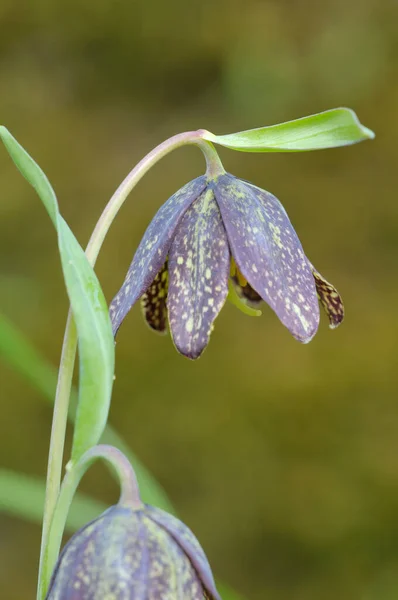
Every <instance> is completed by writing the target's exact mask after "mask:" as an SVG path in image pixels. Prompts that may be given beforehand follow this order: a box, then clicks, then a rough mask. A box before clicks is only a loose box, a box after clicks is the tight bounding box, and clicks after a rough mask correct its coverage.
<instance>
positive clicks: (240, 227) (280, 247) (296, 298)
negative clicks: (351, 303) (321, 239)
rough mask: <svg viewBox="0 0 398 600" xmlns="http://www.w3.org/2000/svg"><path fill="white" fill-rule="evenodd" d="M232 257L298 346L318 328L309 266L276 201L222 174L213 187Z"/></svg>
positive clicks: (252, 186)
mask: <svg viewBox="0 0 398 600" xmlns="http://www.w3.org/2000/svg"><path fill="white" fill-rule="evenodd" d="M214 191H215V194H216V199H217V202H218V205H219V207H220V211H221V215H222V219H223V222H224V226H225V229H226V231H227V235H228V241H229V245H230V248H231V252H232V255H233V257H234V259H235V261H236V264H237V265H238V267H239V270H240V271H241V273H242V275H243V276H244V278H245V279H247V281H248V282H249V284H250V285H251V287H252V288H254V290H255V291H256V292H257V293H258V294H259V295H260V296H261V297H262V298H263V300H265V302H267V303H268V304H269V306H270V307H271V308H272V309H273V310H274V311H275V313H276V314H277V315H278V317H279V319H280V320H281V321H282V323H283V324H284V325H285V326H286V327H287V328H288V329H289V331H290V332H291V333H292V335H293V336H294V337H295V338H296V339H298V340H299V341H300V342H309V341H310V340H311V338H312V337H313V336H314V335H315V333H316V330H317V328H318V324H319V306H318V299H317V294H316V289H315V282H314V277H313V275H312V272H311V268H310V265H309V262H308V260H307V258H306V256H305V254H304V252H303V249H302V247H301V244H300V241H299V239H298V237H297V234H296V232H295V231H294V229H293V226H292V224H291V223H290V221H289V218H288V216H287V214H286V212H285V210H284V208H283V206H282V205H281V203H280V202H279V200H278V199H277V198H275V196H273V195H272V194H270V193H269V192H266V191H264V190H261V189H260V188H257V187H256V186H254V185H251V184H249V183H244V182H243V181H241V180H239V179H236V178H235V177H232V176H231V175H222V176H220V177H219V178H218V180H217V183H216V185H215V188H214Z"/></svg>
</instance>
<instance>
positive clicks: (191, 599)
mask: <svg viewBox="0 0 398 600" xmlns="http://www.w3.org/2000/svg"><path fill="white" fill-rule="evenodd" d="M107 598H109V599H112V600H137V599H138V598H154V599H155V598H156V599H158V600H220V596H219V594H218V592H217V590H216V587H215V584H214V579H213V575H212V572H211V569H210V566H209V563H208V561H207V558H206V556H205V554H204V552H203V550H202V548H201V546H200V544H199V542H198V541H197V539H196V538H195V536H194V535H193V533H192V532H191V531H190V530H189V529H188V527H186V526H185V525H184V524H183V523H182V522H181V521H179V520H178V519H176V518H175V517H173V516H172V515H170V514H168V513H166V512H164V511H162V510H160V509H158V508H154V507H152V506H148V505H143V506H142V509H141V510H135V509H132V508H130V507H125V506H120V505H116V506H113V507H111V508H110V509H109V510H107V511H106V512H105V513H104V514H102V515H101V516H100V517H99V518H98V519H96V520H95V521H92V522H91V523H89V524H88V525H86V526H85V527H83V528H82V529H81V530H79V531H78V532H77V533H76V534H75V535H74V536H73V537H72V538H71V539H70V541H69V542H68V543H67V544H66V546H65V548H64V549H63V551H62V553H61V555H60V557H59V559H58V562H57V565H56V567H55V570H54V573H53V577H52V580H51V583H50V587H49V590H48V593H47V596H46V600H100V599H101V600H105V599H107Z"/></svg>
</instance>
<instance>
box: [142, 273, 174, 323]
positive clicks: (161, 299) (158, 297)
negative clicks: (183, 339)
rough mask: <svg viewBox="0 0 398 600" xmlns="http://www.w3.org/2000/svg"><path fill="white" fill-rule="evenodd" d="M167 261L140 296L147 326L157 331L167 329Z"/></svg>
mask: <svg viewBox="0 0 398 600" xmlns="http://www.w3.org/2000/svg"><path fill="white" fill-rule="evenodd" d="M167 285H168V272H167V262H166V263H165V265H164V266H163V267H162V268H161V269H160V271H159V273H158V274H157V275H156V277H155V279H154V280H153V281H152V283H151V285H150V286H149V288H148V289H147V291H146V292H145V294H144V295H143V296H142V298H141V306H142V312H143V313H144V318H145V320H146V322H147V323H148V325H149V327H150V328H151V329H153V330H154V331H157V332H158V333H165V332H166V331H167V306H166V298H167Z"/></svg>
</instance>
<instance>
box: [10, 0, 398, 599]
mask: <svg viewBox="0 0 398 600" xmlns="http://www.w3.org/2000/svg"><path fill="white" fill-rule="evenodd" d="M397 21H398V4H397V2H396V1H395V0H392V1H389V0H351V1H350V2H347V0H334V1H331V2H317V1H315V0H308V1H305V0H303V1H301V2H299V1H298V0H297V1H294V0H266V1H258V0H257V1H256V0H244V1H242V0H212V1H210V0H209V1H208V0H191V1H190V2H186V1H183V0H172V1H169V2H166V1H165V0H150V1H149V0H142V1H134V0H130V1H128V0H119V1H113V2H111V1H110V0H95V1H94V0H57V1H56V2H53V1H51V0H35V2H28V1H22V0H2V2H1V4H0V29H1V36H0V122H1V123H2V124H4V125H6V126H7V127H8V128H9V129H10V130H11V132H12V133H13V134H14V135H15V136H16V137H17V139H18V140H19V141H20V142H21V143H22V144H23V145H24V146H25V147H26V148H27V150H28V151H29V152H30V153H31V154H32V155H33V156H34V158H35V159H36V160H37V161H38V162H39V164H40V165H41V166H42V168H43V169H44V170H45V172H46V173H47V175H48V176H49V178H50V180H51V181H52V183H53V185H54V187H55V189H56V192H57V194H58V198H59V202H60V205H61V209H62V211H63V214H64V216H65V218H66V219H67V221H68V222H69V224H70V225H71V227H72V229H73V231H74V232H75V234H76V235H77V236H78V238H79V240H80V241H81V243H82V244H83V245H84V244H85V243H86V242H87V240H88V237H89V235H90V232H91V230H92V228H93V226H94V224H95V222H96V219H97V218H98V216H99V214H100V212H101V210H102V208H103V206H104V205H105V203H106V202H107V200H108V199H109V197H110V195H111V194H112V193H113V191H114V189H115V188H116V187H117V185H118V184H119V183H120V181H121V180H122V178H123V177H124V176H125V175H126V174H127V172H128V171H129V170H130V169H131V168H132V166H133V165H134V164H135V163H136V162H137V161H138V160H139V159H140V158H141V157H142V156H143V155H144V154H146V152H148V151H149V150H150V149H151V148H152V147H153V146H154V145H156V144H157V143H159V142H160V141H162V140H163V139H165V138H167V137H169V136H171V135H173V134H175V133H178V132H180V131H184V130H189V129H197V128H206V129H209V130H211V131H214V132H215V133H228V132H233V131H238V130H240V129H248V128H252V127H258V126H261V125H266V124H272V123H276V122H280V121H283V120H288V119H292V118H296V117H299V116H304V115H306V114H310V113H313V112H318V111H321V110H325V109H328V108H332V107H335V106H350V107H352V108H353V109H355V110H356V112H357V113H358V115H359V117H360V119H361V121H362V122H363V123H364V124H366V125H367V126H368V127H370V128H372V129H374V130H375V131H376V133H377V137H376V139H375V141H373V142H366V143H363V144H361V145H358V146H354V147H349V148H343V149H336V150H328V151H322V152H318V153H305V154H269V155H267V154H262V155H255V154H241V153H237V152H232V151H227V150H222V149H221V150H220V154H221V157H222V160H223V162H224V164H225V166H226V168H227V169H228V170H229V171H230V172H232V173H234V174H235V175H237V176H240V177H242V178H245V179H249V180H251V181H253V182H255V183H256V184H257V185H259V186H260V187H263V188H265V189H268V190H270V191H272V192H273V193H274V194H275V195H277V196H278V197H279V198H280V199H281V201H282V202H283V203H284V205H285V208H286V209H287V211H288V213H289V215H290V217H291V220H292V221H293V223H294V225H295V227H296V229H297V231H298V233H299V235H300V238H301V240H302V243H303V245H304V247H305V250H306V253H307V254H308V256H309V257H310V258H311V260H312V261H313V262H314V263H315V265H316V267H317V268H318V269H319V270H320V271H321V272H322V273H323V274H324V275H325V276H326V277H327V278H328V279H330V280H331V281H333V282H334V283H335V284H336V286H337V287H338V288H339V290H340V291H341V293H342V295H343V296H344V300H345V304H346V321H345V323H344V325H343V326H342V327H341V328H340V329H338V330H336V331H333V332H332V331H330V330H329V329H328V326H327V321H326V318H323V321H322V323H321V326H320V330H319V333H318V335H317V336H316V338H315V339H314V340H313V341H312V342H311V344H309V345H307V346H302V345H300V344H299V343H297V342H296V341H295V340H293V338H291V336H290V335H289V333H288V331H287V330H285V328H284V327H283V326H282V325H281V324H280V323H279V322H278V320H277V319H276V317H275V315H274V314H273V313H272V312H271V311H270V310H269V309H267V308H266V307H264V311H263V316H262V317H261V318H260V319H251V318H249V317H246V316H245V315H243V314H242V313H240V312H239V311H237V310H236V308H235V307H233V306H232V305H227V306H226V307H225V309H224V310H223V311H222V313H221V315H220V317H219V319H218V321H217V323H216V328H215V332H214V334H213V338H212V341H211V344H210V346H209V348H208V349H207V350H206V352H205V354H204V355H203V357H202V358H201V359H200V360H199V361H197V362H194V363H191V362H189V361H188V360H186V359H184V358H182V357H181V356H179V355H178V354H177V353H176V351H175V350H174V347H173V345H172V343H171V341H170V338H168V337H157V336H156V335H155V334H152V333H151V332H150V331H149V330H148V329H147V327H146V326H145V325H144V323H143V322H142V320H141V315H140V310H139V309H138V308H135V309H134V310H133V312H132V313H131V314H130V316H129V318H128V320H127V321H126V322H125V325H124V326H123V328H122V330H121V332H120V334H119V337H118V344H117V380H116V384H115V388H114V397H113V405H112V410H111V422H112V424H113V425H114V426H115V427H116V428H117V429H118V430H119V432H120V433H121V434H122V435H123V436H124V438H125V439H126V441H128V442H129V444H130V445H131V447H132V448H133V449H134V450H135V452H136V453H137V454H138V456H139V457H140V458H141V459H142V461H143V462H144V463H145V464H146V465H147V466H148V467H149V468H150V469H151V471H152V472H153V473H154V475H155V476H156V477H157V479H158V480H159V481H160V482H161V484H162V485H163V486H164V488H165V489H166V490H167V492H168V494H169V496H170V498H171V499H172V500H173V502H174V504H175V505H176V507H177V509H178V511H179V514H180V516H181V517H182V518H183V520H184V521H185V522H186V523H187V524H189V525H190V527H191V528H192V529H193V530H194V531H195V533H196V534H197V536H198V537H199V539H200V540H201V542H202V544H203V546H204V547H205V549H206V551H207V554H208V556H209V559H210V561H211V563H212V566H213V568H214V571H215V572H216V573H217V574H218V575H219V576H221V577H222V578H223V579H225V580H227V581H229V582H230V583H231V584H232V585H233V586H234V587H235V588H236V589H237V590H239V591H240V592H241V593H242V594H244V596H245V597H246V598H247V599H251V600H261V599H266V598H267V599H268V598H270V599H272V600H287V599H294V600H318V599H319V598H322V600H329V599H330V600H332V599H333V600H335V599H336V598H339V600H354V599H355V600H356V599H358V600H359V599H361V600H392V599H393V598H394V599H395V598H397V597H398V435H397V430H398V397H397V386H398V372H397V350H398V344H397V336H398V319H397V293H398V279H397V275H396V272H397V259H398V203H397V198H396V181H397V177H396V176H397V159H398V149H397V148H398V145H397V134H398V112H397V107H398V77H397V73H398V70H397V68H398V35H397ZM203 171H204V161H203V158H202V156H201V153H200V152H199V151H198V150H197V149H194V148H188V149H184V150H179V151H176V152H175V153H174V154H173V155H170V156H169V157H167V158H166V159H164V160H163V161H162V162H161V163H160V164H159V165H158V166H157V167H156V168H154V169H153V171H152V172H151V174H150V175H148V176H147V177H146V178H145V180H144V181H142V183H140V185H139V186H138V188H137V189H136V190H135V192H134V194H133V195H132V196H131V198H130V199H129V201H128V203H127V204H126V205H125V207H124V208H123V210H122V212H121V214H120V217H119V218H118V219H117V221H116V223H115V224H114V226H113V228H112V230H111V232H110V234H109V238H108V240H107V241H106V243H105V246H104V248H103V252H102V254H101V255H100V259H99V262H98V267H97V272H98V275H99V277H100V280H101V282H102V285H103V288H104V291H105V294H106V296H107V298H108V300H111V298H112V297H113V295H114V293H115V292H116V291H117V289H118V287H119V286H120V284H121V282H122V280H123V278H124V275H125V272H126V269H127V267H128V265H129V263H130V260H131V257H132V254H133V252H134V250H135V248H136V246H137V243H138V241H139V239H140V236H141V235H142V234H143V232H144V230H145V228H146V226H147V224H148V222H149V220H150V219H151V217H152V215H153V214H154V212H155V211H156V210H157V208H158V207H159V205H160V204H161V203H163V202H164V201H165V200H166V199H167V198H168V197H169V196H170V195H171V194H172V193H173V192H174V191H176V190H177V189H178V188H180V187H181V186H182V185H183V184H184V183H185V182H187V181H189V180H190V179H191V178H193V177H195V176H197V175H199V174H201V173H202V172H203ZM0 310H1V311H2V312H3V313H4V314H6V315H7V316H8V317H9V318H10V319H12V320H13V321H14V322H15V323H16V324H17V325H18V326H19V327H20V329H21V330H22V331H23V332H25V333H26V334H27V335H28V336H29V337H30V339H31V340H32V341H33V342H34V343H35V344H36V345H37V346H38V347H39V348H40V349H41V350H42V351H43V353H45V355H46V356H47V357H48V358H49V359H50V360H51V361H52V362H53V363H54V364H55V365H56V364H57V362H58V359H59V354H60V347H61V341H62V336H63V328H64V323H65V316H66V312H67V300H66V295H65V291H64V287H63V282H62V277H61V273H60V266H59V259H58V255H57V250H56V244H55V236H54V231H53V229H52V226H51V224H50V222H49V219H48V218H47V216H46V214H45V212H44V210H43V208H42V206H41V205H40V202H39V200H38V199H37V197H36V196H35V195H34V193H33V192H32V190H31V189H30V188H29V186H28V185H27V184H26V182H25V181H24V180H23V179H22V178H21V177H20V176H19V174H18V173H17V172H16V170H15V168H14V166H13V165H12V163H11V161H10V160H9V157H8V156H7V154H6V152H5V151H3V150H1V157H0ZM0 382H1V385H0V403H1V421H0V464H1V466H3V467H8V468H13V469H16V470H21V471H24V472H25V473H28V474H31V475H37V476H44V473H45V468H46V456H47V449H48V438H49V427H50V421H51V411H50V408H49V407H48V405H46V404H44V403H43V401H42V399H41V397H40V395H39V394H38V393H37V392H36V391H34V390H32V388H31V387H30V386H29V385H28V384H27V383H26V382H25V381H23V380H21V378H20V377H19V376H18V375H16V374H15V373H13V372H12V371H11V370H10V369H9V368H8V367H6V366H5V365H4V364H0ZM83 489H85V490H86V491H90V492H91V493H92V494H93V495H96V496H97V497H98V498H102V499H104V500H107V501H112V500H113V499H114V496H115V493H116V492H115V489H114V486H113V483H112V482H111V481H110V479H109V478H108V476H107V474H106V472H105V471H103V470H101V469H98V470H94V471H93V472H92V473H91V474H89V476H88V477H87V479H86V480H85V482H84V484H83ZM39 537H40V529H39V527H38V526H35V525H32V524H26V523H23V522H22V521H19V520H17V519H13V518H10V517H7V516H6V515H2V516H1V517H0V582H1V583H0V589H1V597H2V598H7V599H9V600H14V599H15V600H16V599H20V598H33V597H34V591H35V576H36V568H37V556H38V546H39Z"/></svg>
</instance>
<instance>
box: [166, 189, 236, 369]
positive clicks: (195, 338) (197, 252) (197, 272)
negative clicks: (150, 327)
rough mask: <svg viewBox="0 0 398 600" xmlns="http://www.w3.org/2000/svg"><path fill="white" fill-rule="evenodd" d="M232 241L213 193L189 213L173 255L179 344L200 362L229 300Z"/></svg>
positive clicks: (172, 312)
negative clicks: (220, 313) (228, 238)
mask: <svg viewBox="0 0 398 600" xmlns="http://www.w3.org/2000/svg"><path fill="white" fill-rule="evenodd" d="M229 263H230V255H229V248H228V242H227V235H226V232H225V229H224V226H223V224H222V221H221V215H220V211H219V209H218V206H217V203H216V201H215V199H214V194H213V191H212V190H211V189H207V190H206V191H205V192H203V193H202V195H201V196H200V198H198V199H197V200H196V201H195V202H194V203H193V204H192V205H191V207H190V208H189V209H188V210H187V212H186V213H185V215H184V217H183V219H182V220H181V223H180V225H179V227H178V229H177V232H176V235H175V238H174V240H173V243H172V245H171V248H170V252H169V291H168V295H167V306H168V310H169V322H170V330H171V333H172V336H173V340H174V343H175V345H176V347H177V349H178V350H179V352H181V353H182V354H184V355H185V356H187V357H189V358H192V359H193V358H198V356H200V354H201V353H202V351H203V350H204V348H205V347H206V345H207V343H208V341H209V336H210V333H211V330H212V327H213V322H214V319H215V318H216V317H217V315H218V313H219V312H220V310H221V308H222V306H223V304H224V302H225V299H226V297H227V295H228V274H229Z"/></svg>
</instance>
